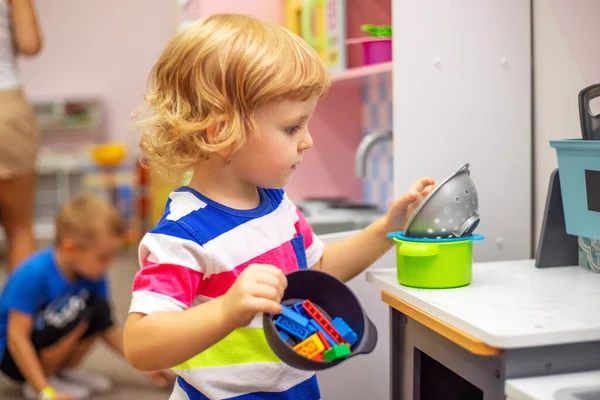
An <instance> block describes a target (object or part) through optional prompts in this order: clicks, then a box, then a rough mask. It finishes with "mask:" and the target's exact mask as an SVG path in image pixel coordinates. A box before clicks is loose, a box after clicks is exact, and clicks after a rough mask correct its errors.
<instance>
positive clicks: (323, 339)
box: [317, 332, 331, 350]
mask: <svg viewBox="0 0 600 400" xmlns="http://www.w3.org/2000/svg"><path fill="white" fill-rule="evenodd" d="M317 336H318V337H319V339H321V343H323V344H324V345H325V350H328V349H330V348H331V344H330V343H329V341H328V340H327V338H326V337H325V334H323V332H317Z"/></svg>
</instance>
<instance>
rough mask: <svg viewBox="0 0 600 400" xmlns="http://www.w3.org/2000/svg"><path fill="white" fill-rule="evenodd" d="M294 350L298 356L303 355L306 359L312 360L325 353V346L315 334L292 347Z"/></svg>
mask: <svg viewBox="0 0 600 400" xmlns="http://www.w3.org/2000/svg"><path fill="white" fill-rule="evenodd" d="M294 350H296V351H297V352H298V353H299V354H301V355H303V356H304V357H307V358H313V357H316V356H318V355H320V354H321V353H323V352H324V351H325V345H324V344H323V342H321V339H319V336H318V335H317V334H316V333H315V334H314V335H312V336H309V337H308V338H306V339H305V340H303V341H302V342H300V343H298V344H297V345H295V346H294Z"/></svg>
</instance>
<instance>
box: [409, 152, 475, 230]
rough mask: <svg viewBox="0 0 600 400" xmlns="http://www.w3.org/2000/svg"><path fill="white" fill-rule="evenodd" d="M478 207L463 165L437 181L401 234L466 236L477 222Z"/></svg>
mask: <svg viewBox="0 0 600 400" xmlns="http://www.w3.org/2000/svg"><path fill="white" fill-rule="evenodd" d="M478 206H479V202H478V198H477V190H476V189H475V184H474V183H473V180H472V179H471V177H470V171H469V164H465V165H463V166H462V167H460V168H459V169H458V170H456V172H454V173H453V174H452V175H450V176H449V177H448V178H446V179H445V180H444V181H443V182H442V183H440V184H438V185H437V186H436V187H435V188H434V189H433V190H432V191H431V193H429V195H428V196H427V197H426V198H425V199H424V200H423V202H422V203H421V204H420V205H419V207H417V208H416V209H415V211H414V212H413V214H412V215H411V217H410V219H409V220H408V223H407V224H406V230H405V231H406V232H405V235H406V236H408V237H415V238H436V239H444V238H457V237H463V236H468V235H470V234H472V233H473V231H474V230H475V228H477V225H478V224H479V214H478V213H477V208H478Z"/></svg>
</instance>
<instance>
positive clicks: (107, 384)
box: [58, 368, 113, 394]
mask: <svg viewBox="0 0 600 400" xmlns="http://www.w3.org/2000/svg"><path fill="white" fill-rule="evenodd" d="M58 376H59V377H60V378H61V379H63V380H65V381H67V382H69V383H74V384H76V385H80V386H81V385H82V386H85V387H87V388H88V389H89V390H91V391H92V392H93V393H98V394H102V393H108V392H110V391H111V390H112V388H113V384H112V382H111V381H110V379H108V378H107V377H105V376H103V375H98V374H93V373H91V372H88V371H83V370H81V369H74V368H65V369H62V370H61V371H60V372H59V373H58Z"/></svg>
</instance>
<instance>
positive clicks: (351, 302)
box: [263, 269, 377, 371]
mask: <svg viewBox="0 0 600 400" xmlns="http://www.w3.org/2000/svg"><path fill="white" fill-rule="evenodd" d="M287 279H288V287H287V289H286V290H285V293H284V295H283V299H282V304H283V305H286V306H289V307H292V305H293V304H295V303H297V302H300V301H303V300H310V302H311V303H313V304H314V305H315V307H317V308H318V309H319V311H321V314H323V316H325V317H326V318H327V319H331V317H333V316H336V317H340V318H342V319H343V320H344V321H345V322H346V323H347V324H348V326H349V327H350V328H351V329H352V330H353V331H354V332H356V334H357V336H358V342H357V343H355V345H354V346H352V352H351V354H350V355H348V356H346V357H345V358H340V359H336V360H333V361H319V360H315V359H311V358H307V357H304V356H302V355H300V354H299V353H297V352H296V351H295V350H294V349H293V348H292V347H291V346H290V345H289V344H288V343H286V342H285V341H284V340H283V339H282V338H281V336H280V335H279V332H278V330H277V328H276V326H275V318H277V315H273V314H264V315H263V327H264V331H265V336H266V338H267V342H268V343H269V346H270V347H271V349H272V350H273V352H274V353H275V355H277V357H279V358H280V359H281V360H282V361H283V362H285V363H286V364H288V365H290V366H292V367H294V368H297V369H302V370H308V371H318V370H323V369H327V368H331V367H333V366H335V365H338V364H340V363H342V362H344V361H346V360H348V359H350V358H352V357H354V356H357V355H359V354H368V353H370V352H372V351H373V349H375V346H376V345H377V328H375V325H374V324H373V322H371V320H370V319H369V318H368V317H367V314H366V313H365V311H364V310H363V308H362V306H361V305H360V303H359V301H358V299H357V298H356V296H355V295H354V293H352V291H351V290H350V288H348V286H346V285H345V284H344V283H343V282H341V281H340V280H338V279H336V278H334V277H333V276H331V275H329V274H327V273H324V272H321V271H316V270H310V269H305V270H299V271H294V272H291V273H289V274H288V275H287Z"/></svg>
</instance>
